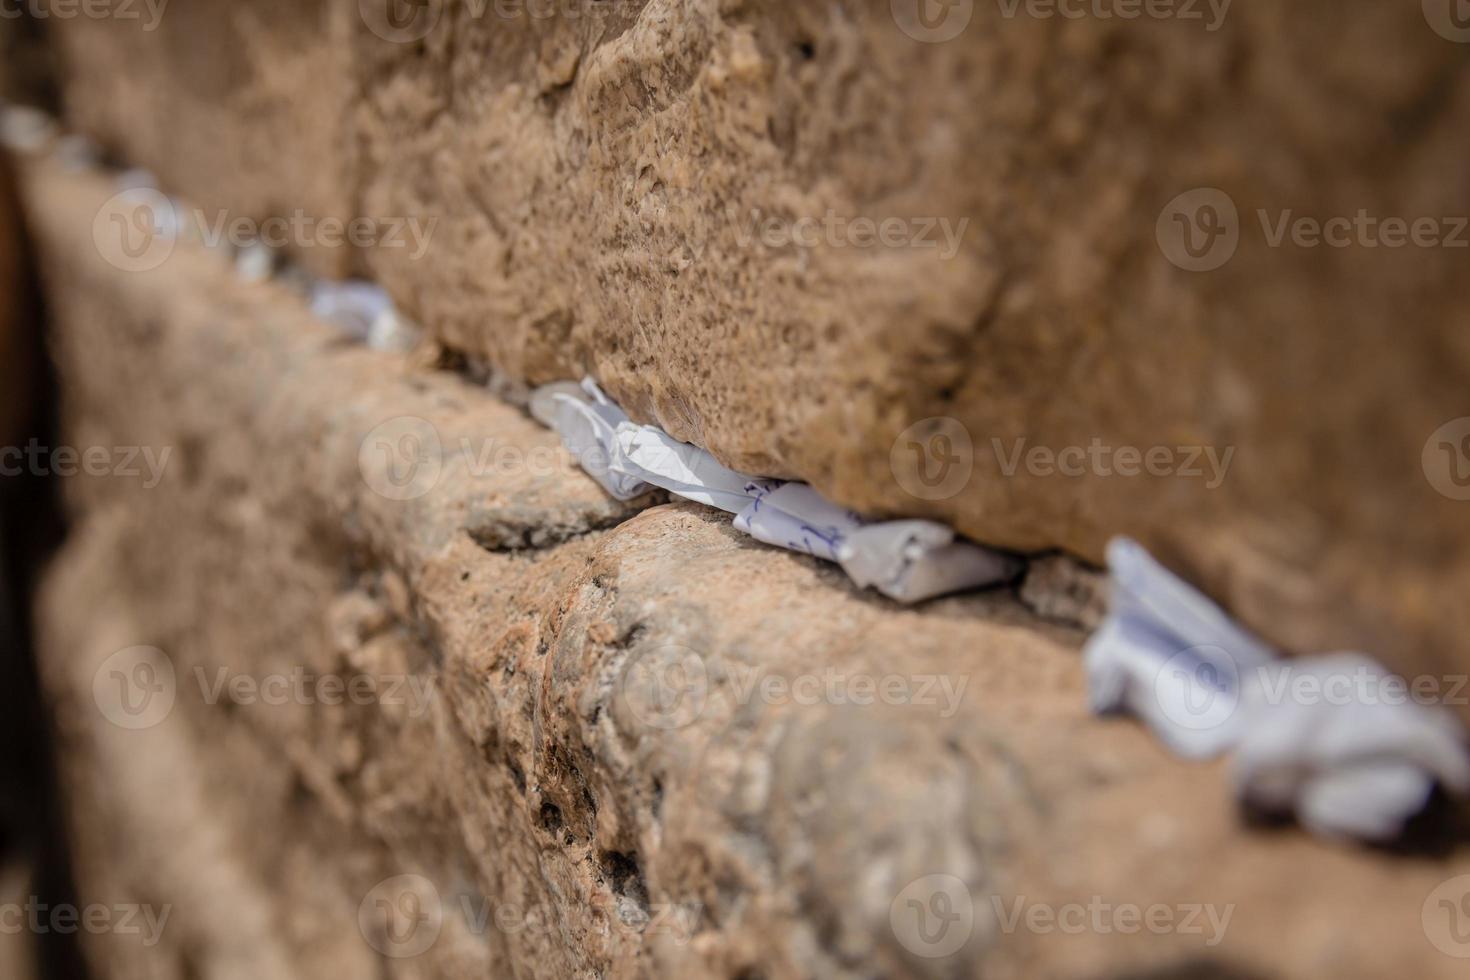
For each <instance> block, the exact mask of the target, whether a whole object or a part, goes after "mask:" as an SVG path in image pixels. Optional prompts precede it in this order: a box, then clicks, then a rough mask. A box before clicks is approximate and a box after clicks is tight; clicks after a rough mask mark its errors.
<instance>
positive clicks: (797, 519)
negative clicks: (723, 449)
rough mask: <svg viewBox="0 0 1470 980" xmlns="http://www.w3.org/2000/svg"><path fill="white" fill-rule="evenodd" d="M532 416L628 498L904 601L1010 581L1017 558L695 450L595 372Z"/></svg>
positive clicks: (561, 386) (539, 402) (539, 404)
mask: <svg viewBox="0 0 1470 980" xmlns="http://www.w3.org/2000/svg"><path fill="white" fill-rule="evenodd" d="M531 413H532V415H534V416H535V417H536V418H537V419H538V420H540V421H541V423H542V424H543V425H547V426H549V427H551V428H554V429H556V430H557V432H559V433H560V434H561V437H562V440H563V442H564V443H565V444H566V446H567V448H568V449H569V450H570V451H571V452H572V453H573V455H575V456H576V458H577V459H578V460H579V461H580V462H581V463H582V466H583V468H584V469H586V470H587V471H588V473H589V474H590V475H591V476H592V477H593V478H594V479H595V480H597V482H598V483H600V484H601V485H602V486H603V488H604V489H606V490H607V491H608V492H609V493H611V494H612V495H613V496H615V497H618V498H619V499H622V500H627V499H629V498H631V497H634V496H637V495H638V494H639V493H643V492H644V491H646V490H647V489H648V487H649V486H650V485H652V486H656V487H660V488H662V489H664V490H667V491H669V492H670V493H672V494H674V495H676V496H679V497H683V498H685V499H687V500H693V501H696V502H698V503H701V504H705V505H707V506H710V507H715V508H718V509H720V510H723V511H726V512H727V513H730V514H734V515H735V521H734V526H735V528H736V529H737V530H740V531H743V532H744V533H746V534H749V535H750V536H751V537H754V538H755V539H756V540H758V541H762V542H764V543H766V544H771V545H775V546H777V547H780V548H786V549H788V550H791V551H796V552H801V553H803V554H809V555H813V556H815V557H817V558H821V559H824V560H826V561H832V562H838V563H839V564H841V565H842V567H843V568H844V569H845V570H846V571H847V573H848V574H849V575H850V576H851V577H852V579H853V580H854V581H855V582H856V583H857V584H858V585H859V586H862V587H868V586H872V587H873V588H876V589H878V590H879V591H880V592H882V593H883V594H885V595H887V596H889V597H891V598H893V599H896V600H898V601H900V602H909V603H912V602H921V601H923V600H925V599H931V598H934V597H936V596H940V595H946V594H949V593H952V592H959V591H963V590H966V589H972V588H978V587H980V586H984V585H992V584H995V583H997V582H1001V581H1006V580H1008V579H1009V578H1011V577H1013V576H1014V575H1015V574H1016V573H1017V572H1018V571H1019V563H1018V562H1016V561H1014V560H1013V559H1011V558H1008V557H1006V556H1003V555H999V554H996V553H994V552H991V551H989V550H987V549H985V548H981V547H980V546H978V545H974V544H970V543H969V542H965V541H959V540H957V539H956V537H955V534H954V532H953V531H951V530H950V529H949V528H946V527H944V526H943V525H941V524H935V523H933V522H931V521H892V522H887V523H868V522H867V521H865V520H863V519H862V518H861V517H859V516H858V515H857V514H854V513H852V512H851V511H848V510H845V509H843V508H841V507H838V506H836V505H835V504H833V503H831V502H829V501H828V500H826V499H825V498H823V497H822V496H821V494H819V493H817V491H816V490H814V489H812V488H811V487H810V486H808V485H807V484H804V483H787V482H784V481H781V480H767V479H761V478H758V477H753V476H747V475H746V474H744V473H738V472H736V471H735V470H732V469H730V468H729V467H727V466H725V465H724V464H723V463H721V462H720V461H719V460H717V459H715V457H714V456H712V455H711V454H710V453H708V452H706V451H705V450H703V449H700V448H699V447H698V446H691V445H689V444H688V443H683V442H680V441H678V440H677V439H675V438H673V437H672V436H670V435H669V434H668V433H666V432H664V431H663V430H662V429H659V428H657V427H656V426H650V425H637V424H635V423H633V422H632V421H630V420H629V419H628V416H627V415H626V414H624V413H623V411H622V410H621V409H619V408H618V407H617V406H616V405H614V404H613V403H612V401H611V399H609V398H608V397H607V395H606V394H604V393H603V392H602V390H601V389H600V388H598V386H597V384H596V383H595V382H593V381H592V380H591V379H590V378H589V379H586V380H584V381H583V382H582V383H581V384H580V385H577V384H573V383H571V382H559V383H557V384H552V385H546V386H544V387H542V388H540V389H538V390H537V391H536V392H535V393H534V394H533V395H532V397H531Z"/></svg>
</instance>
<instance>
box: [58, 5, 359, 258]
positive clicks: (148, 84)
mask: <svg viewBox="0 0 1470 980" xmlns="http://www.w3.org/2000/svg"><path fill="white" fill-rule="evenodd" d="M113 6H114V7H118V8H121V7H123V6H124V5H122V4H114V5H113ZM126 8H127V11H128V12H129V13H130V15H129V16H128V17H120V16H109V17H100V18H99V17H88V16H72V17H67V18H57V19H54V20H52V21H51V22H50V25H51V32H52V35H53V36H54V37H55V39H56V46H57V53H58V61H59V63H60V71H61V74H62V78H63V90H64V96H65V106H66V115H67V121H68V124H69V125H70V126H71V127H73V128H75V129H77V130H78V131H80V132H83V133H86V134H87V135H89V136H91V137H93V138H94V139H96V140H98V141H99V142H100V143H101V144H102V145H103V146H104V147H106V148H107V149H108V150H109V151H111V152H112V153H113V154H115V155H116V156H117V157H119V158H120V159H123V160H126V161H128V162H129V163H132V164H136V165H138V166H142V167H146V168H148V169H149V170H151V171H153V172H154V173H155V174H156V175H157V176H158V178H159V180H160V182H161V184H162V185H163V187H164V188H165V189H166V190H168V191H169V192H170V193H173V194H179V195H182V196H183V197H185V198H186V199H188V200H189V201H190V202H191V203H192V204H196V205H198V206H200V207H202V208H204V209H205V212H206V213H205V214H204V216H203V218H202V220H201V221H200V222H199V223H200V224H202V225H204V227H205V228H206V229H210V230H212V229H213V228H214V227H215V222H216V220H218V219H219V218H220V217H221V216H223V218H224V219H225V220H226V221H228V222H233V221H237V220H238V221H248V222H252V223H255V225H256V227H258V226H259V224H260V223H262V222H263V221H264V220H265V219H267V218H270V217H273V216H286V217H291V216H294V215H296V214H298V213H299V214H300V217H301V219H302V220H301V226H302V227H305V228H309V229H313V231H312V233H310V234H301V233H296V232H291V233H289V235H288V238H287V240H288V241H289V242H290V250H291V252H292V253H293V254H294V255H295V257H296V258H298V259H300V260H301V261H303V262H305V263H306V264H307V265H308V266H310V267H311V268H312V269H314V270H315V271H317V272H318V273H320V274H322V275H331V276H341V275H345V274H346V273H348V272H349V271H350V270H351V269H352V268H353V262H354V255H355V253H354V250H352V249H349V248H346V247H334V246H335V245H336V242H335V240H332V239H328V238H327V237H326V236H323V235H320V234H317V233H316V232H315V229H318V228H320V227H321V223H322V222H324V221H327V220H329V219H333V220H338V221H346V220H347V219H350V218H351V217H352V216H353V215H355V214H356V208H357V205H356V195H355V191H356V188H355V182H354V169H353V166H354V165H353V162H352V161H353V157H354V153H353V146H354V140H353V131H352V129H351V127H350V126H349V125H348V115H349V114H348V106H349V97H350V95H351V93H352V90H353V80H352V69H351V58H350V56H349V50H348V44H347V37H346V28H347V26H348V25H347V18H348V17H349V16H355V10H354V8H355V4H354V3H344V2H342V0H262V2H252V3H248V4H238V3H230V2H207V3H170V4H163V5H159V4H156V3H154V4H144V3H142V2H139V3H135V4H128V5H126ZM226 227H227V226H226ZM241 237H244V236H241ZM337 237H338V238H340V237H341V235H340V233H338V235H337Z"/></svg>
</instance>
